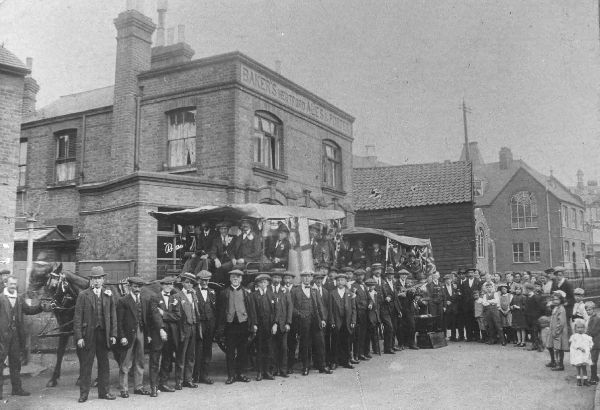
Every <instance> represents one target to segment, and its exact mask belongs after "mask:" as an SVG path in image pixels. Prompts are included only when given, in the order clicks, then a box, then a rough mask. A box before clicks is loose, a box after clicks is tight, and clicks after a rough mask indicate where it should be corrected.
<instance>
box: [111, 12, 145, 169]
mask: <svg viewBox="0 0 600 410" xmlns="http://www.w3.org/2000/svg"><path fill="white" fill-rule="evenodd" d="M114 24H115V27H116V29H117V58H116V64H115V94H114V103H113V115H112V121H113V133H112V138H113V140H112V144H111V159H112V161H113V163H112V170H113V175H112V176H113V177H118V176H121V175H126V174H128V173H130V172H132V171H133V166H134V164H133V159H134V145H135V119H136V113H137V109H136V96H137V94H138V92H139V89H138V79H137V76H138V74H140V73H141V72H142V71H146V70H149V69H150V59H151V55H152V51H151V47H152V33H153V32H154V30H155V29H156V25H155V24H154V23H153V22H152V19H150V18H149V17H147V16H144V15H143V14H142V13H140V12H139V11H137V10H131V9H130V10H127V11H124V12H122V13H120V14H119V16H118V17H117V18H116V19H115V20H114Z"/></svg>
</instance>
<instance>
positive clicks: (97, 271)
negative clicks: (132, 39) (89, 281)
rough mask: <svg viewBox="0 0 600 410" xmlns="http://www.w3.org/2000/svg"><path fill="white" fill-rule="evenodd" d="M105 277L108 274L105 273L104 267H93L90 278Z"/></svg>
mask: <svg viewBox="0 0 600 410" xmlns="http://www.w3.org/2000/svg"><path fill="white" fill-rule="evenodd" d="M104 276H106V273H104V268H103V267H102V266H92V269H91V271H90V278H102V277H104Z"/></svg>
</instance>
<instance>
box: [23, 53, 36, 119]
mask: <svg viewBox="0 0 600 410" xmlns="http://www.w3.org/2000/svg"><path fill="white" fill-rule="evenodd" d="M25 61H26V62H27V63H26V64H27V68H28V69H29V71H30V73H29V74H27V75H26V76H25V79H24V82H23V106H22V108H21V115H22V117H23V118H26V117H28V116H30V115H31V114H33V113H34V112H35V103H36V101H37V93H38V92H39V91H40V86H39V85H38V83H37V81H35V79H34V78H33V77H31V70H32V69H33V58H31V57H27V59H26V60H25Z"/></svg>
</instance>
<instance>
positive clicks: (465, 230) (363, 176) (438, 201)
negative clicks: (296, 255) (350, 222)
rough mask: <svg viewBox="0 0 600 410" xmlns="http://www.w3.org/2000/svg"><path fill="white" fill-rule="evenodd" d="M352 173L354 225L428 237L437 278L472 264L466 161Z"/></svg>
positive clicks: (470, 196) (472, 225)
mask: <svg viewBox="0 0 600 410" xmlns="http://www.w3.org/2000/svg"><path fill="white" fill-rule="evenodd" d="M371 162H374V163H377V161H371ZM352 174H353V176H352V180H353V185H354V188H353V205H354V209H355V212H356V215H355V225H356V226H361V227H367V228H379V229H385V230H387V231H390V232H393V233H395V234H398V235H406V236H413V237H417V238H423V239H430V240H431V247H432V249H433V256H434V258H435V264H436V267H437V269H438V271H439V272H441V273H442V274H445V273H449V272H450V271H452V270H456V269H457V268H461V267H462V268H467V267H471V266H473V265H474V263H475V261H476V259H475V221H476V218H475V214H474V212H473V205H474V204H473V194H472V190H471V177H472V174H471V166H470V164H469V163H468V162H449V161H448V162H445V163H432V164H409V165H398V166H375V167H372V168H363V167H355V168H354V170H353V172H352ZM479 219H482V218H481V216H480V218H479Z"/></svg>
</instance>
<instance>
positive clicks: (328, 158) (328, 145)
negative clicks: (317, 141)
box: [323, 141, 342, 190]
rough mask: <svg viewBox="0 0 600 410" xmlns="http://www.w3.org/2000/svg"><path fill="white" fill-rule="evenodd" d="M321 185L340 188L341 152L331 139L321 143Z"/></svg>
mask: <svg viewBox="0 0 600 410" xmlns="http://www.w3.org/2000/svg"><path fill="white" fill-rule="evenodd" d="M323 185H326V186H328V187H331V188H335V189H338V190H341V189H342V152H341V150H340V147H339V146H338V145H337V144H335V143H334V142H331V141H325V142H324V143H323Z"/></svg>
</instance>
